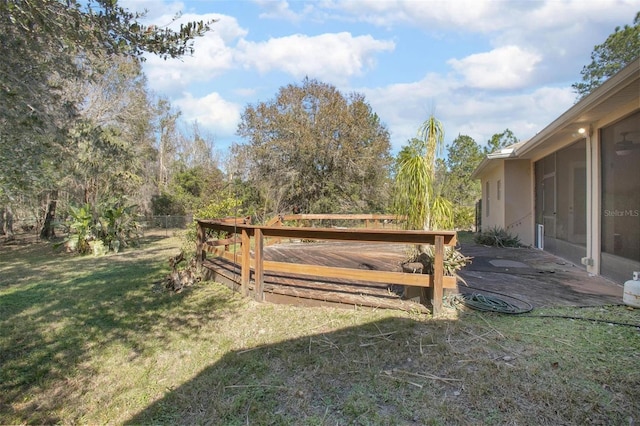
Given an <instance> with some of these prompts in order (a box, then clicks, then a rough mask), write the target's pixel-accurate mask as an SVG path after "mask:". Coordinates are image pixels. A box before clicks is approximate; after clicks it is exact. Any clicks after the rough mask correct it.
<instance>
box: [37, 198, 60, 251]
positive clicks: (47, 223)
mask: <svg viewBox="0 0 640 426" xmlns="http://www.w3.org/2000/svg"><path fill="white" fill-rule="evenodd" d="M47 199H48V203H47V212H46V214H45V217H44V223H43V225H42V229H41V230H40V238H42V239H43V240H48V239H51V238H55V236H56V233H55V229H54V224H53V221H54V220H55V218H56V205H57V203H58V191H51V192H49V194H48V196H47Z"/></svg>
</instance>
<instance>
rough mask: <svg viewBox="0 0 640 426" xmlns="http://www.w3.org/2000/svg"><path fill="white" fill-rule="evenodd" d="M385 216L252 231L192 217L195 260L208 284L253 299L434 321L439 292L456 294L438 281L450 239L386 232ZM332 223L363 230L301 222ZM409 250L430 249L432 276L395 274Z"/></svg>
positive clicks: (305, 218) (292, 220)
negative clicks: (425, 315)
mask: <svg viewBox="0 0 640 426" xmlns="http://www.w3.org/2000/svg"><path fill="white" fill-rule="evenodd" d="M389 218H394V216H388V215H375V214H371V215H370V214H367V215H331V214H327V215H285V216H278V217H276V218H274V219H272V220H270V221H268V222H267V224H265V225H252V224H251V218H249V217H247V218H223V219H199V220H198V225H197V243H196V259H197V262H198V264H200V265H202V266H204V267H205V268H206V269H207V270H209V271H210V272H211V274H210V275H209V277H208V278H211V279H213V280H216V281H220V282H222V283H225V284H227V285H228V286H229V287H231V288H232V289H234V290H236V291H239V292H240V293H241V294H243V295H244V296H252V297H253V298H254V299H255V300H257V301H271V302H278V303H295V304H303V305H311V306H318V305H329V306H335V305H338V306H347V305H348V306H352V307H353V306H368V307H373V308H393V309H405V310H416V311H420V312H431V313H433V314H434V315H439V314H440V312H441V310H442V300H443V292H444V289H445V288H449V289H455V288H456V279H455V278H454V277H447V276H444V253H445V249H446V247H452V246H455V244H456V233H455V232H454V231H424V230H402V229H388V227H387V226H386V225H388V223H387V221H388V220H390V219H389ZM334 220H340V221H349V220H351V221H363V220H364V221H365V224H366V225H367V226H366V227H364V228H362V227H357V226H356V227H336V226H332V227H319V228H317V227H315V226H310V225H312V223H307V222H310V221H311V222H312V221H320V222H321V224H322V225H323V226H326V224H324V222H327V221H329V222H331V221H334ZM391 220H392V219H391ZM291 224H293V225H295V226H291ZM300 225H303V226H300ZM369 225H373V226H374V228H373V229H371V228H368V226H369ZM377 225H384V226H383V227H384V228H385V229H380V228H379V227H378V226H377ZM394 228H395V227H394ZM416 244H419V245H431V246H432V247H433V248H434V258H433V265H434V267H433V271H432V273H430V274H412V273H404V272H403V271H402V267H401V262H402V261H403V260H404V259H405V258H406V248H407V247H411V246H412V245H416ZM427 305H428V307H427Z"/></svg>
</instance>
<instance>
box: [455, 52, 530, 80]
mask: <svg viewBox="0 0 640 426" xmlns="http://www.w3.org/2000/svg"><path fill="white" fill-rule="evenodd" d="M541 60H542V57H541V55H539V54H537V53H534V52H528V51H525V50H523V49H521V48H520V47H518V46H504V47H499V48H497V49H494V50H492V51H490V52H485V53H476V54H473V55H470V56H467V57H466V58H463V59H451V60H449V61H448V64H449V65H451V66H452V67H453V69H454V70H456V71H457V72H458V73H460V74H462V75H463V76H464V78H465V83H466V84H467V85H468V86H470V87H474V88H478V89H489V90H495V89H498V90H500V89H518V88H521V87H524V86H526V85H527V84H528V83H529V82H530V81H531V75H532V74H533V73H534V72H535V69H536V65H537V64H538V63H539V62H540V61H541Z"/></svg>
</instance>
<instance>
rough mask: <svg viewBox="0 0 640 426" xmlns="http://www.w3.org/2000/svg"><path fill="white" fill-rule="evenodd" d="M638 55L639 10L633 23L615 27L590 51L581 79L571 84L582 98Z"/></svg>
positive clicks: (639, 50) (639, 51) (639, 45)
mask: <svg viewBox="0 0 640 426" xmlns="http://www.w3.org/2000/svg"><path fill="white" fill-rule="evenodd" d="M638 56H640V12H638V13H637V14H636V16H635V18H634V20H633V25H632V26H630V25H625V26H624V27H622V28H620V27H616V28H615V30H614V31H613V33H611V34H610V35H609V37H607V39H606V40H605V41H604V43H602V44H598V45H596V46H595V47H594V48H593V52H591V63H590V64H588V65H585V66H584V67H583V68H582V71H581V72H580V74H581V75H582V81H581V82H578V83H574V84H572V85H571V87H573V89H574V90H575V92H576V93H577V94H578V99H582V98H584V97H585V96H587V95H588V94H589V93H591V92H592V91H593V90H595V89H596V88H597V87H599V86H600V85H601V84H602V83H603V82H604V81H605V80H606V79H607V78H609V77H611V76H612V75H614V74H615V73H617V72H618V71H620V70H621V69H622V68H624V67H625V66H626V65H627V64H629V63H631V62H632V61H633V60H634V59H636V58H637V57H638Z"/></svg>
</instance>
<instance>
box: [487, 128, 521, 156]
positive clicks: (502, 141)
mask: <svg viewBox="0 0 640 426" xmlns="http://www.w3.org/2000/svg"><path fill="white" fill-rule="evenodd" d="M518 142H519V140H518V138H517V137H516V135H514V134H513V132H512V131H511V130H509V129H505V130H504V132H502V133H496V134H494V135H493V136H491V139H489V140H488V141H487V145H486V146H485V147H484V149H483V151H484V154H485V155H486V154H491V153H492V152H496V151H498V150H500V149H502V148H505V147H507V146H509V145H513V144H514V143H518Z"/></svg>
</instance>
